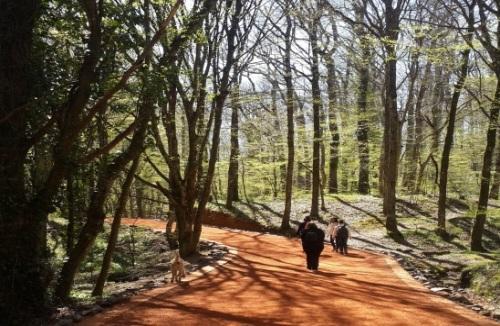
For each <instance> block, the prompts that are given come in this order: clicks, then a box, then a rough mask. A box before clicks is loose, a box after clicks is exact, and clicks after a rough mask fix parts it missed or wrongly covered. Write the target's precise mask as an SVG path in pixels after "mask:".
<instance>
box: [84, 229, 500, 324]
mask: <svg viewBox="0 0 500 326" xmlns="http://www.w3.org/2000/svg"><path fill="white" fill-rule="evenodd" d="M125 222H127V221H125ZM136 224H137V225H141V226H148V227H152V228H154V229H161V230H163V229H164V223H163V222H160V221H152V220H139V221H138V222H137V223H136ZM202 236H203V238H204V239H207V240H213V241H218V242H222V243H224V244H226V245H228V246H231V247H235V248H236V249H237V250H238V253H237V254H236V255H235V256H234V257H232V259H231V260H230V261H229V262H228V263H226V264H224V265H221V266H216V267H215V269H214V270H213V271H211V272H209V273H206V274H204V275H202V276H201V277H198V278H195V279H192V280H191V281H189V283H188V284H184V285H181V286H170V285H169V286H167V287H165V288H157V289H154V290H151V291H148V292H145V293H143V294H140V295H138V296H136V297H133V298H132V299H130V300H129V301H127V302H124V303H122V304H119V305H116V306H114V307H112V308H110V309H109V310H106V311H105V312H103V313H101V314H98V315H96V316H93V317H91V318H89V319H86V320H84V321H83V322H82V323H81V325H86V326H88V325H300V324H302V325H305V324H310V325H321V324H322V325H498V323H496V322H494V321H492V320H489V319H487V318H485V317H482V316H480V315H478V314H476V313H474V312H472V311H469V310H467V309H465V308H463V307H461V306H459V305H457V304H455V303H453V302H451V301H449V300H446V299H444V298H442V297H440V296H438V295H435V294H433V293H432V292H429V291H428V290H427V289H426V288H425V287H423V286H422V285H420V284H419V283H418V282H416V281H414V280H413V279H412V278H411V276H410V275H409V274H407V273H406V272H405V271H404V270H403V269H402V268H400V267H399V265H398V264H397V263H396V262H395V261H393V260H392V259H391V258H389V257H386V256H382V255H377V254H372V253H367V252H361V251H356V250H352V251H351V252H350V255H349V256H347V257H344V256H340V255H338V254H336V253H332V252H331V248H330V247H325V251H324V252H323V254H322V256H321V259H320V272H319V273H318V274H312V273H309V272H308V271H307V270H306V269H305V259H304V256H303V254H302V251H301V247H300V243H299V242H298V240H297V239H287V238H284V237H280V236H274V235H268V234H260V233H255V232H246V231H238V230H225V229H217V228H209V227H205V228H204V229H203V235H202Z"/></svg>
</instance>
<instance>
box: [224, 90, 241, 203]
mask: <svg viewBox="0 0 500 326" xmlns="http://www.w3.org/2000/svg"><path fill="white" fill-rule="evenodd" d="M231 100H232V103H231V104H232V106H231V150H230V154H229V170H228V172H227V198H226V207H227V208H231V207H232V206H233V201H239V196H238V160H239V156H240V145H239V140H238V137H239V126H238V113H239V110H240V108H241V103H240V90H239V84H236V85H235V87H234V90H233V94H232V98H231Z"/></svg>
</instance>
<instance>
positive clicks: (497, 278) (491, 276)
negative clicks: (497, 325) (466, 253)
mask: <svg viewBox="0 0 500 326" xmlns="http://www.w3.org/2000/svg"><path fill="white" fill-rule="evenodd" d="M464 272H468V273H469V275H470V280H471V283H470V285H471V289H472V291H474V292H475V293H476V294H478V295H480V296H482V297H485V298H487V299H490V300H493V301H496V303H499V302H500V261H498V260H496V261H492V262H483V263H479V264H475V265H471V266H469V267H467V268H466V269H464Z"/></svg>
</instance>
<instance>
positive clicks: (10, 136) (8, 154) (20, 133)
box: [0, 0, 46, 325]
mask: <svg viewBox="0 0 500 326" xmlns="http://www.w3.org/2000/svg"><path fill="white" fill-rule="evenodd" d="M39 6H40V1H33V0H28V1H27V0H19V1H1V2H0V7H1V8H2V9H1V10H0V31H1V32H0V119H1V120H0V121H1V122H0V194H1V195H0V230H1V231H0V243H1V245H0V262H1V263H0V275H2V281H1V282H0V316H1V319H2V320H3V321H4V322H5V323H7V324H13V325H32V324H38V323H40V321H37V318H39V317H41V316H42V315H43V313H44V308H45V304H46V291H45V290H46V288H45V284H44V283H45V282H44V277H45V271H46V265H45V263H44V262H45V260H44V257H45V254H46V252H45V246H46V244H45V242H44V241H45V233H46V224H45V223H46V218H45V217H46V214H45V212H43V211H41V212H39V211H38V207H33V206H30V205H29V203H28V199H27V197H26V189H25V184H26V182H27V180H26V175H25V171H24V168H25V166H24V164H25V157H26V151H25V150H24V146H25V144H24V141H25V138H24V137H25V135H26V127H27V116H26V112H29V109H26V106H27V105H29V99H30V95H31V94H30V87H31V85H30V65H31V64H32V62H31V53H32V37H33V28H34V24H35V20H36V19H37V15H38V9H39ZM5 119H6V120H5Z"/></svg>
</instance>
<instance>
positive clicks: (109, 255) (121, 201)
mask: <svg viewBox="0 0 500 326" xmlns="http://www.w3.org/2000/svg"><path fill="white" fill-rule="evenodd" d="M139 160H140V159H139V157H137V158H136V159H135V160H134V161H133V162H132V166H131V167H130V169H129V171H128V173H127V177H126V178H125V181H124V182H123V185H122V189H121V193H120V196H119V198H118V204H117V207H116V211H115V216H114V217H113V223H112V224H111V231H110V233H109V238H108V245H107V247H106V251H105V252H104V257H103V259H102V264H101V272H100V273H99V276H98V277H97V281H96V283H95V285H94V290H93V291H92V295H93V296H102V291H103V289H104V283H105V282H106V279H107V278H108V273H109V267H110V266H111V260H112V259H113V253H114V251H115V247H116V242H117V241H118V234H119V232H120V225H121V219H122V216H123V212H124V211H125V206H126V204H127V199H128V195H129V190H130V185H131V184H132V181H133V180H134V175H135V171H136V170H137V166H138V165H139Z"/></svg>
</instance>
